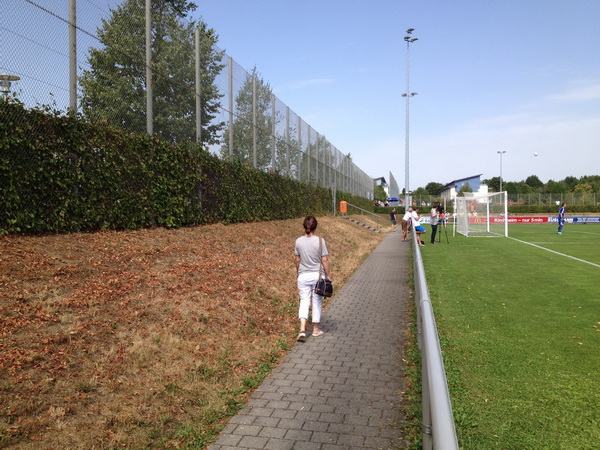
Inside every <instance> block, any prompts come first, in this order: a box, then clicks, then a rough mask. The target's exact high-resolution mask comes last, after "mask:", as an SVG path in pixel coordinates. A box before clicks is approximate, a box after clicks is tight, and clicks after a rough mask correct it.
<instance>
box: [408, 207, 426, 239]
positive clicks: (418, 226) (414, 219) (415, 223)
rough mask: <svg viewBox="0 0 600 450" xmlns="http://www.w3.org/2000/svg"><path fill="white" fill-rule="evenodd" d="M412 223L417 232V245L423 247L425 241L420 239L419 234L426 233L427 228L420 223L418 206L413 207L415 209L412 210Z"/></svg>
mask: <svg viewBox="0 0 600 450" xmlns="http://www.w3.org/2000/svg"><path fill="white" fill-rule="evenodd" d="M412 224H413V227H415V231H416V232H417V239H418V242H419V245H420V246H421V247H425V243H424V242H423V240H422V239H421V234H423V233H426V232H427V230H426V229H425V227H423V226H422V225H421V216H420V215H419V208H415V210H414V211H413V216H412Z"/></svg>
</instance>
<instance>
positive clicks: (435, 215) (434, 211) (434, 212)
mask: <svg viewBox="0 0 600 450" xmlns="http://www.w3.org/2000/svg"><path fill="white" fill-rule="evenodd" d="M439 205H440V204H439V203H438V202H435V203H434V204H433V207H432V208H431V212H430V213H431V219H430V222H429V223H430V224H431V243H432V244H435V235H436V233H437V228H438V208H439Z"/></svg>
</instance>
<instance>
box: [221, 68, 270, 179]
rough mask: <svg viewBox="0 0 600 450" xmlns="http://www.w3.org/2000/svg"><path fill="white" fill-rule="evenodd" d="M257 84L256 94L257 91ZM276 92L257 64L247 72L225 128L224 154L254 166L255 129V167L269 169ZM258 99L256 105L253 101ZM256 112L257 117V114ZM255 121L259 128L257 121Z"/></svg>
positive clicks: (222, 151)
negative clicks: (231, 141)
mask: <svg viewBox="0 0 600 450" xmlns="http://www.w3.org/2000/svg"><path fill="white" fill-rule="evenodd" d="M255 88H256V96H255V95H254V92H255ZM272 98H273V93H272V91H271V87H270V86H269V84H268V83H266V82H265V81H263V79H262V78H261V77H260V75H259V74H258V72H257V70H256V67H255V68H254V69H253V70H252V73H249V74H246V78H245V80H244V84H243V86H242V87H241V88H240V90H239V91H238V93H237V95H236V97H235V107H234V119H233V123H232V124H228V125H227V126H226V127H225V130H224V132H223V136H224V142H223V145H222V147H221V157H222V158H224V159H229V158H230V157H231V158H233V160H234V161H238V162H240V163H242V164H246V165H250V166H254V158H255V155H254V138H255V133H256V168H258V169H262V170H266V169H268V168H272V165H273V139H272V134H273V133H272V130H273V117H272V113H271V111H272ZM254 103H256V105H254ZM255 112H256V118H255V117H254V114H255ZM255 121H256V128H255V125H254V123H255ZM229 127H232V130H231V131H232V134H233V146H232V150H231V155H230V149H229V134H230V128H229Z"/></svg>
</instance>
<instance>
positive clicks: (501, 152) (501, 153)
mask: <svg viewBox="0 0 600 450" xmlns="http://www.w3.org/2000/svg"><path fill="white" fill-rule="evenodd" d="M496 153H498V154H499V155H500V192H502V155H503V154H504V153H506V150H502V151H500V150H498V151H497V152H496Z"/></svg>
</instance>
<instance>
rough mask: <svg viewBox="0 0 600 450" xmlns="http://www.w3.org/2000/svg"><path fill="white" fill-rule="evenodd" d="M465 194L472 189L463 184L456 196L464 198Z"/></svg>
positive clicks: (467, 184)
mask: <svg viewBox="0 0 600 450" xmlns="http://www.w3.org/2000/svg"><path fill="white" fill-rule="evenodd" d="M465 192H473V188H472V187H471V185H469V183H465V184H464V185H463V187H461V188H460V191H459V193H458V195H461V196H464V195H465Z"/></svg>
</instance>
